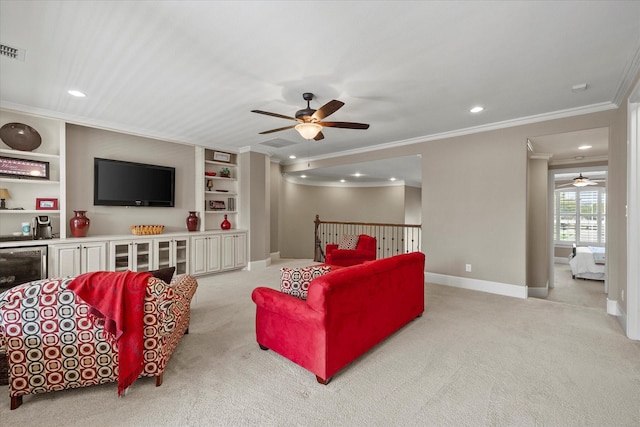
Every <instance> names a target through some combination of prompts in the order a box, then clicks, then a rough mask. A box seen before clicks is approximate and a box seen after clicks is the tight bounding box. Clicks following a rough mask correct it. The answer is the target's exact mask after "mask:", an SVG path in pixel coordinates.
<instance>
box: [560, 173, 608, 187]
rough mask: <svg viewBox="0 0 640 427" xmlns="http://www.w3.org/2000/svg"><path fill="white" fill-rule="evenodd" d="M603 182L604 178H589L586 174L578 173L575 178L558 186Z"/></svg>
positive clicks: (576, 185) (582, 185)
mask: <svg viewBox="0 0 640 427" xmlns="http://www.w3.org/2000/svg"><path fill="white" fill-rule="evenodd" d="M601 182H604V180H601V179H596V180H593V179H589V178H588V177H586V176H582V173H580V175H579V176H576V177H575V178H573V179H572V180H571V182H568V183H566V184H562V185H558V187H568V186H570V185H573V186H574V187H586V186H587V185H598V183H601Z"/></svg>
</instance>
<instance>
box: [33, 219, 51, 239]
mask: <svg viewBox="0 0 640 427" xmlns="http://www.w3.org/2000/svg"><path fill="white" fill-rule="evenodd" d="M31 229H32V230H33V238H34V239H37V240H40V239H51V238H52V237H53V232H52V230H51V218H49V216H48V215H38V216H37V217H35V218H33V222H32V226H31Z"/></svg>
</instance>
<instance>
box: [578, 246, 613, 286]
mask: <svg viewBox="0 0 640 427" xmlns="http://www.w3.org/2000/svg"><path fill="white" fill-rule="evenodd" d="M594 253H595V258H594ZM596 259H597V260H598V262H601V261H602V260H604V248H595V247H589V246H579V247H577V248H576V254H575V256H573V257H572V258H571V260H570V261H569V265H571V274H573V276H574V277H577V278H581V279H593V280H604V272H605V268H604V264H600V263H598V264H596Z"/></svg>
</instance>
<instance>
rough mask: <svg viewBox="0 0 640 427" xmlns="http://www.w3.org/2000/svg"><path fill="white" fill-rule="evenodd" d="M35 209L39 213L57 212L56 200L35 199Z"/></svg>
mask: <svg viewBox="0 0 640 427" xmlns="http://www.w3.org/2000/svg"><path fill="white" fill-rule="evenodd" d="M36 209H37V210H40V211H55V210H58V199H36Z"/></svg>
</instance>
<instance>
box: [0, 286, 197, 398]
mask: <svg viewBox="0 0 640 427" xmlns="http://www.w3.org/2000/svg"><path fill="white" fill-rule="evenodd" d="M72 280H73V278H64V279H44V280H38V281H35V282H30V283H24V284H22V285H19V286H16V287H14V288H11V289H9V290H7V291H5V292H4V293H2V294H0V350H4V351H6V353H7V359H8V364H9V396H10V398H11V409H16V408H17V407H19V406H20V405H21V404H22V397H23V396H24V395H27V394H34V393H44V392H49V391H55V390H63V389H68V388H77V387H85V386H90V385H95V384H103V383H108V382H114V381H117V380H118V351H117V343H114V344H111V343H110V342H109V341H108V340H107V339H106V337H105V333H104V328H103V326H100V325H99V323H100V322H96V321H94V318H93V317H92V316H90V315H89V313H90V307H89V306H88V305H87V304H86V303H85V302H84V301H82V300H80V299H79V298H78V297H77V296H76V294H75V293H74V292H72V291H70V290H68V289H67V286H68V285H69V283H71V281H72ZM197 286H198V284H197V282H196V280H195V279H194V278H193V277H191V276H189V275H181V276H176V277H174V278H173V279H172V280H171V284H167V283H165V282H163V281H162V280H161V279H158V278H156V277H149V279H148V282H147V286H146V295H145V300H144V337H143V340H144V341H143V342H144V369H143V371H142V374H141V375H140V376H155V377H156V386H159V385H161V384H162V376H163V373H164V370H165V367H166V365H167V362H168V361H169V358H170V357H171V354H172V353H173V351H174V350H175V348H176V347H177V345H178V343H179V342H180V340H181V338H182V336H183V335H184V334H185V333H188V328H189V321H190V318H191V311H190V303H191V298H192V297H193V294H194V293H195V290H196V288H197Z"/></svg>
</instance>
